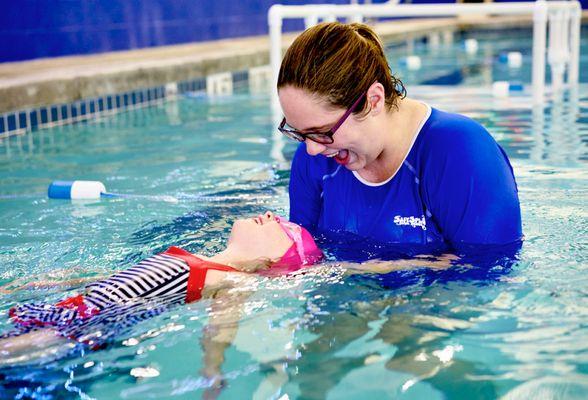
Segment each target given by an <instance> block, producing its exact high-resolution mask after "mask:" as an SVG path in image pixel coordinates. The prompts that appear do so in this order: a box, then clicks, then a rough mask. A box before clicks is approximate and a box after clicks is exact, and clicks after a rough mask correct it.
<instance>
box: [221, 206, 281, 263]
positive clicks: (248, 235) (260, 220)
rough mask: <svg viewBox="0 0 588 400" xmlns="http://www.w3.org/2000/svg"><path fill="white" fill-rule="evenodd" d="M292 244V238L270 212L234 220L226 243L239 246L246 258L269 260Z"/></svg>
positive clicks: (278, 256) (276, 256) (276, 257)
mask: <svg viewBox="0 0 588 400" xmlns="http://www.w3.org/2000/svg"><path fill="white" fill-rule="evenodd" d="M292 244H293V242H292V240H291V239H290V238H289V237H288V235H286V233H285V232H284V230H283V229H282V227H280V224H278V222H277V220H276V217H275V216H274V215H273V214H272V213H271V212H267V213H265V214H264V215H260V216H257V217H254V218H247V219H238V220H236V221H235V222H234V223H233V228H232V229H231V234H230V236H229V243H228V245H230V246H232V247H236V248H239V250H240V251H241V253H242V254H244V255H245V256H246V257H247V258H250V259H257V258H269V259H270V260H275V259H279V258H280V257H282V256H283V255H284V254H285V253H286V251H288V249H289V248H290V246H292Z"/></svg>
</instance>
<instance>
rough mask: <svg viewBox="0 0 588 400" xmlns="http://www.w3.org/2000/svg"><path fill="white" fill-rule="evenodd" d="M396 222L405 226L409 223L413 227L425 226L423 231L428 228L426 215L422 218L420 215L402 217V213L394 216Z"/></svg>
mask: <svg viewBox="0 0 588 400" xmlns="http://www.w3.org/2000/svg"><path fill="white" fill-rule="evenodd" d="M394 223H395V224H396V225H399V226H403V225H406V226H408V225H410V226H412V227H413V228H417V227H420V228H423V231H426V230H427V221H426V220H425V216H424V215H423V216H421V217H420V218H419V217H413V216H410V217H401V216H400V215H397V216H395V217H394Z"/></svg>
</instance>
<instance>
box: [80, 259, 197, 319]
mask: <svg viewBox="0 0 588 400" xmlns="http://www.w3.org/2000/svg"><path fill="white" fill-rule="evenodd" d="M189 274H190V267H189V266H188V264H186V262H185V261H184V260H182V259H180V258H177V257H174V256H172V255H169V254H158V255H155V256H152V257H149V258H147V259H145V260H143V261H141V262H140V263H139V264H137V265H135V266H133V267H131V268H129V269H126V270H124V271H121V272H118V273H116V274H115V275H112V276H110V277H109V278H106V279H103V280H100V281H97V282H93V283H91V284H89V285H87V286H86V293H85V295H84V299H85V302H86V303H88V305H91V306H94V307H97V308H99V309H102V308H105V307H106V306H108V305H111V304H113V303H125V302H128V301H130V300H132V299H136V298H138V297H143V298H150V297H156V296H157V297H161V296H167V295H173V294H177V293H183V294H185V293H186V291H187V287H188V276H189Z"/></svg>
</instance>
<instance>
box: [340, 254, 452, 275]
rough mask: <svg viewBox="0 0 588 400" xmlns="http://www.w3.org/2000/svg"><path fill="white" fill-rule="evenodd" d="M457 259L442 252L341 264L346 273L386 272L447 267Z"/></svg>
mask: <svg viewBox="0 0 588 400" xmlns="http://www.w3.org/2000/svg"><path fill="white" fill-rule="evenodd" d="M456 260H459V257H458V256H456V255H455V254H442V255H440V256H435V257H433V256H426V255H420V256H416V257H414V258H410V259H402V260H392V261H384V260H369V261H366V262H363V263H361V264H354V263H347V264H342V266H343V268H345V269H346V272H347V273H348V274H351V275H353V274H387V273H390V272H393V271H407V270H411V269H417V268H430V269H435V270H441V269H447V268H450V267H451V266H452V265H453V262H454V261H456Z"/></svg>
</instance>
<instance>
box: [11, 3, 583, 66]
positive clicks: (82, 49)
mask: <svg viewBox="0 0 588 400" xmlns="http://www.w3.org/2000/svg"><path fill="white" fill-rule="evenodd" d="M383 1H384V0H373V1H372V2H373V3H381V2H383ZM587 1H588V0H584V1H583V3H586V2H587ZM349 2H350V1H349V0H305V1H300V0H298V1H296V0H283V1H276V0H0V9H1V10H2V12H1V13H0V62H5V61H19V60H29V59H34V58H42V57H57V56H64V55H72V54H91V53H101V52H106V51H116V50H128V49H137V48H143V47H151V46H163V45H172V44H179V43H187V42H197V41H206V40H215V39H222V38H231V37H240V36H251V35H262V34H266V33H267V31H268V28H267V10H268V9H269V7H270V6H271V5H272V4H275V3H282V4H291V5H300V4H320V3H331V4H349ZM410 2H412V3H431V2H432V1H419V0H415V1H410ZM441 2H445V3H447V2H451V3H452V2H453V1H449V0H447V1H436V2H435V3H441ZM584 6H586V4H584ZM294 29H302V23H301V22H299V21H288V22H287V23H285V26H284V30H286V31H287V30H294Z"/></svg>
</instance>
